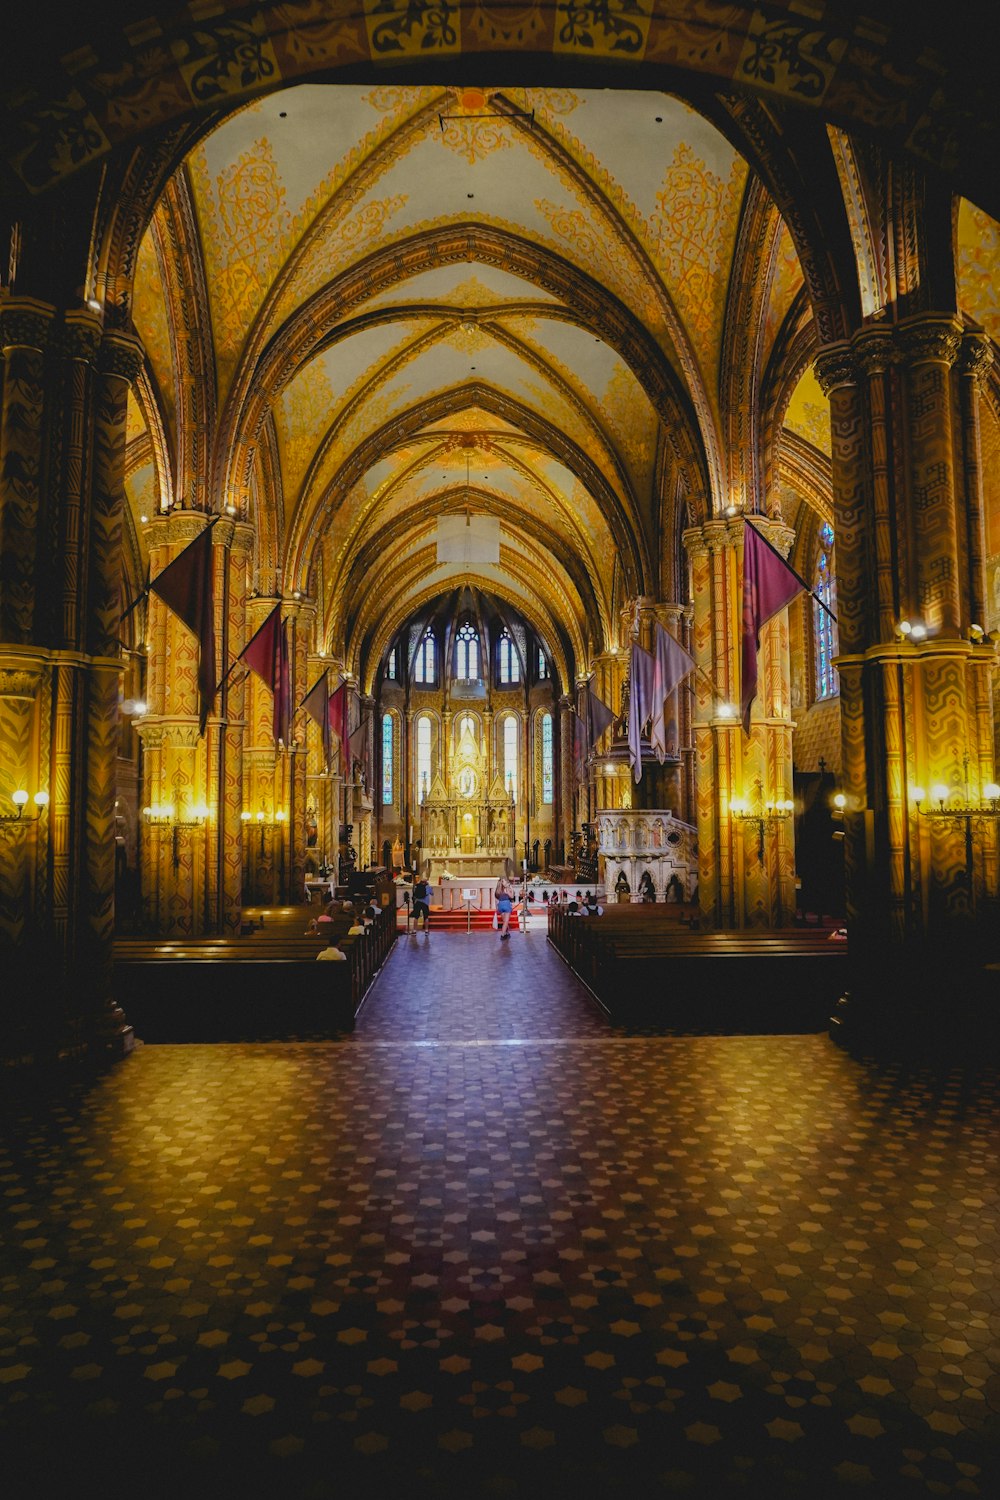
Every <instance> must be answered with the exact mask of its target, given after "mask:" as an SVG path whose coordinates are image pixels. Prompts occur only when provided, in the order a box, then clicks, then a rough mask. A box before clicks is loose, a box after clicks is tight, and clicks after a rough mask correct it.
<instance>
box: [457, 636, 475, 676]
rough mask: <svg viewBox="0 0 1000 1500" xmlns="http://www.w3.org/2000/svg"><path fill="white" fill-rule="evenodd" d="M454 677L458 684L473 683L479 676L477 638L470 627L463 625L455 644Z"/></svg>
mask: <svg viewBox="0 0 1000 1500" xmlns="http://www.w3.org/2000/svg"><path fill="white" fill-rule="evenodd" d="M455 676H456V677H457V678H458V679H459V681H460V682H475V680H476V678H477V677H478V676H479V636H478V635H477V634H476V632H475V630H474V629H473V628H472V626H471V625H468V624H467V625H463V626H462V627H461V629H460V630H459V632H458V638H457V640H456V642H455Z"/></svg>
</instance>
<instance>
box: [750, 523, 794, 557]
mask: <svg viewBox="0 0 1000 1500" xmlns="http://www.w3.org/2000/svg"><path fill="white" fill-rule="evenodd" d="M748 519H749V518H748ZM753 524H754V526H756V528H757V530H758V531H759V532H760V534H761V536H762V537H764V538H765V539H766V540H767V541H769V542H770V543H771V546H772V547H774V548H775V549H776V550H777V551H778V552H780V553H781V555H782V557H787V556H788V554H789V552H790V551H791V549H792V545H793V543H794V541H795V529H794V527H792V526H786V525H785V523H784V521H775V520H772V518H771V517H770V516H762V515H756V514H755V515H754V517H753Z"/></svg>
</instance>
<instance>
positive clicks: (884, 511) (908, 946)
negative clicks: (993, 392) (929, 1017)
mask: <svg viewBox="0 0 1000 1500" xmlns="http://www.w3.org/2000/svg"><path fill="white" fill-rule="evenodd" d="M963 341H964V335H963V330H962V327H961V324H960V323H959V322H958V321H957V320H956V319H955V318H954V317H953V316H949V315H934V314H921V315H917V316H915V317H912V318H907V319H904V320H903V321H902V322H901V323H900V324H898V325H897V326H896V327H895V328H894V329H893V328H890V329H887V330H884V331H883V330H878V331H873V330H870V329H863V330H862V331H861V332H859V333H858V334H857V335H856V336H855V338H854V340H853V341H852V343H851V344H850V345H838V346H836V347H834V348H831V349H828V350H826V351H824V352H823V353H822V355H821V356H820V358H819V359H818V360H817V365H816V370H817V375H818V377H819V379H820V381H821V383H822V385H823V387H824V389H825V390H826V391H827V393H828V395H829V397H830V405H831V415H832V421H833V482H834V510H835V535H836V572H837V591H838V614H839V633H840V657H839V659H838V667H839V671H840V689H841V724H842V742H843V761H844V792H845V795H846V796H847V799H848V806H847V812H846V815H845V819H844V826H845V855H846V860H845V864H846V880H847V913H848V927H849V932H850V961H851V995H852V1000H853V1003H854V1012H853V1013H854V1017H855V1020H857V1019H858V1017H859V1016H865V1017H867V1018H868V1019H871V1018H872V1017H875V1016H879V1017H881V1019H887V1018H888V1017H889V1014H890V1013H892V1019H891V1023H890V1024H892V1025H893V1026H896V1025H899V1024H905V1022H904V1021H903V1020H902V1012H901V1010H900V1008H899V1005H900V997H901V996H903V995H904V994H905V995H907V996H908V997H909V998H910V999H912V1001H913V1002H914V1004H915V1005H916V1006H917V1008H919V1006H920V1004H922V1003H923V1001H929V1002H930V1003H931V1004H933V1003H934V1000H935V998H936V997H938V996H940V995H941V994H942V993H943V989H947V988H948V986H950V985H954V984H955V983H956V982H959V983H960V982H961V981H960V980H958V979H957V976H960V975H963V974H966V975H967V974H968V973H969V972H970V970H974V969H975V968H976V966H977V964H978V963H979V962H981V957H980V955H981V954H982V952H983V951H985V949H986V948H987V947H988V945H989V942H990V936H989V935H990V932H991V929H992V926H993V924H994V923H995V920H996V915H997V894H998V893H997V853H996V824H995V822H994V821H992V820H984V821H983V822H981V823H975V824H969V823H967V822H966V821H965V820H964V819H943V818H940V819H935V818H934V817H929V816H927V814H928V813H930V812H932V811H933V809H932V806H931V803H932V801H933V798H932V795H931V790H932V788H933V787H934V786H935V785H940V786H941V787H942V788H943V789H944V794H945V801H946V804H950V805H952V806H953V807H955V806H958V805H965V804H966V803H967V802H968V801H971V802H973V803H975V802H977V801H979V800H980V799H981V798H982V788H983V787H984V786H985V785H986V784H987V783H988V782H991V781H994V780H995V779H996V778H995V759H994V730H993V715H992V701H991V700H992V692H991V685H992V681H993V679H994V676H995V650H994V647H993V645H992V643H990V642H988V641H986V640H985V639H984V638H983V636H982V632H981V629H978V631H977V629H974V628H973V627H980V625H981V620H980V616H981V613H982V599H983V579H982V556H983V546H982V536H981V527H982V521H981V510H982V500H981V480H980V457H979V437H978V401H979V391H978V372H979V371H980V370H981V369H982V368H983V355H982V353H980V352H979V351H980V350H981V349H982V344H981V341H980V340H978V339H977V338H975V337H973V338H971V339H969V340H968V344H967V347H968V349H969V355H968V357H967V358H963ZM973 351H976V352H973ZM890 413H891V421H890V416H889V414H890ZM917 788H923V789H924V792H925V796H924V798H923V800H922V802H920V803H919V805H918V801H917V799H916V797H915V795H914V793H915V789H917ZM967 830H968V833H967ZM945 976H947V978H945Z"/></svg>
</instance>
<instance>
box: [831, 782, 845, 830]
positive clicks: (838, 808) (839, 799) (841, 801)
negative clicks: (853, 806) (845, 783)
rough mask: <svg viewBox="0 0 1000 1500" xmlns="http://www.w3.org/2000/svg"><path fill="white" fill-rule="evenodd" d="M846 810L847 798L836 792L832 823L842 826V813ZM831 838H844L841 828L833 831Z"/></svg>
mask: <svg viewBox="0 0 1000 1500" xmlns="http://www.w3.org/2000/svg"><path fill="white" fill-rule="evenodd" d="M846 810H847V798H846V797H845V796H844V794H843V792H837V793H836V794H835V796H834V798H833V821H834V822H835V823H840V824H841V825H842V824H843V821H844V813H845V812H846ZM833 837H834V838H835V839H842V838H843V837H844V829H843V827H842V826H841V827H840V828H835V829H834V830H833Z"/></svg>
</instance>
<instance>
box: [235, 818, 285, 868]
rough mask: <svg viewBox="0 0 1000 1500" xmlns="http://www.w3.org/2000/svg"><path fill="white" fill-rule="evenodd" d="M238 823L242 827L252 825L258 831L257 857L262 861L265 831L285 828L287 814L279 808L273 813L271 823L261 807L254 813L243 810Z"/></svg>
mask: <svg viewBox="0 0 1000 1500" xmlns="http://www.w3.org/2000/svg"><path fill="white" fill-rule="evenodd" d="M240 821H241V822H242V824H243V826H244V827H246V826H247V825H248V824H250V823H253V824H254V825H255V826H256V827H257V828H258V829H259V830H260V843H259V845H258V857H259V858H260V859H263V858H264V831H265V829H274V828H283V827H284V826H285V823H286V822H287V821H288V814H287V813H286V812H285V810H284V808H279V809H278V811H277V812H276V813H275V815H274V819H273V821H272V820H271V819H270V818H269V817H268V816H267V813H266V812H265V811H264V809H263V808H262V807H259V808H258V809H257V811H256V812H255V813H252V812H250V811H249V810H248V809H247V808H244V809H243V811H242V812H241V813H240Z"/></svg>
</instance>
